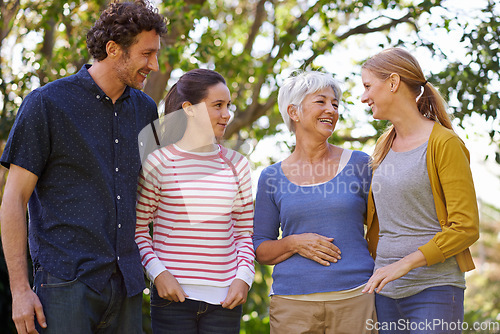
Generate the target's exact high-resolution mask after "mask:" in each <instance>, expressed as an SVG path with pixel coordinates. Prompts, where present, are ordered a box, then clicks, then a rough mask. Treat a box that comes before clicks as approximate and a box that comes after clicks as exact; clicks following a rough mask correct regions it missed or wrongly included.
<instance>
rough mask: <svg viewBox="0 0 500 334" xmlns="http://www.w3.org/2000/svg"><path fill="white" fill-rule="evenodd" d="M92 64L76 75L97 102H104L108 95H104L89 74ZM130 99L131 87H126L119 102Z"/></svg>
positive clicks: (84, 66) (83, 67)
mask: <svg viewBox="0 0 500 334" xmlns="http://www.w3.org/2000/svg"><path fill="white" fill-rule="evenodd" d="M91 66H92V65H91V64H85V65H83V66H82V68H81V69H80V71H78V73H77V74H76V75H77V77H78V79H79V80H80V83H81V84H82V86H83V87H84V88H85V89H86V90H88V91H90V92H91V93H92V94H93V95H94V96H95V98H96V99H97V100H99V101H102V100H103V99H105V98H107V95H106V94H105V93H104V91H103V90H102V89H101V87H99V86H98V85H97V84H96V82H95V81H94V79H93V78H92V76H91V75H90V73H89V68H90V67H91ZM129 97H130V87H129V86H126V87H125V90H124V91H123V94H122V95H121V96H120V97H119V98H118V100H117V102H118V101H122V100H125V99H126V98H129Z"/></svg>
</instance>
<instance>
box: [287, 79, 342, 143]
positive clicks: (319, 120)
mask: <svg viewBox="0 0 500 334" xmlns="http://www.w3.org/2000/svg"><path fill="white" fill-rule="evenodd" d="M301 110H302V112H299V113H298V115H296V116H294V117H292V119H294V120H296V119H295V118H296V117H298V120H299V122H298V123H296V131H302V129H304V130H306V131H308V132H310V133H322V134H324V135H325V136H326V137H327V138H328V137H330V136H331V135H332V133H333V130H334V129H335V125H336V124H337V121H338V120H339V101H338V99H337V97H336V96H335V93H334V92H333V89H332V88H330V87H327V88H323V89H321V90H319V91H317V92H315V93H312V94H309V95H307V96H306V97H305V98H304V100H303V101H302V104H301ZM299 128H300V130H299Z"/></svg>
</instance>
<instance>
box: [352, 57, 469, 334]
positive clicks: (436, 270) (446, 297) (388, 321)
mask: <svg viewBox="0 0 500 334" xmlns="http://www.w3.org/2000/svg"><path fill="white" fill-rule="evenodd" d="M362 80H363V85H364V87H365V91H364V93H363V96H362V99H361V101H362V102H364V103H367V104H368V105H369V106H370V108H371V110H372V113H373V117H374V118H375V119H384V120H389V121H390V122H391V123H392V125H391V126H390V128H389V129H388V130H387V132H386V133H384V134H383V135H382V136H381V137H380V139H379V141H378V142H377V145H376V148H375V152H374V154H373V162H372V166H373V168H374V172H373V180H372V186H371V190H370V195H369V198H368V213H369V216H368V243H369V247H370V251H371V252H372V255H376V259H375V271H374V274H373V275H372V277H371V278H370V280H369V281H368V283H367V285H366V287H365V289H364V290H363V292H367V293H373V292H376V293H377V295H376V308H377V316H378V320H379V322H380V323H381V324H383V325H384V326H381V329H382V330H381V332H380V333H382V334H384V333H416V332H419V333H421V332H423V331H425V333H461V331H460V329H461V327H460V323H461V322H462V320H463V295H464V289H465V279H464V272H465V271H469V270H472V269H474V263H473V261H472V257H471V254H470V252H469V249H468V247H469V246H470V245H472V244H473V243H474V242H475V241H476V240H477V239H478V237H479V232H478V225H479V219H478V209H477V203H476V195H475V191H474V184H473V182H472V175H471V171H470V167H469V152H468V150H467V148H466V147H465V145H464V143H463V142H462V140H461V139H460V138H459V137H458V136H457V135H456V134H455V132H454V131H453V129H452V126H451V122H450V119H449V117H448V115H447V113H446V109H445V103H444V100H443V98H442V97H441V96H440V94H439V92H438V91H437V90H436V89H435V88H434V87H433V86H432V84H430V83H429V82H428V81H427V80H426V78H425V77H424V74H423V73H422V70H421V68H420V66H419V64H418V62H417V60H416V59H415V58H414V57H413V56H412V55H411V54H409V53H408V52H407V51H405V50H403V49H399V48H393V49H388V50H385V51H383V52H381V53H379V54H377V55H375V56H374V57H372V58H370V59H369V60H368V61H367V62H366V63H365V64H364V65H363V67H362ZM429 323H431V324H432V325H431V326H428V325H427V326H426V324H429ZM401 324H402V325H401ZM398 325H399V326H398ZM424 326H425V327H424ZM387 329H388V330H387ZM415 329H417V331H415Z"/></svg>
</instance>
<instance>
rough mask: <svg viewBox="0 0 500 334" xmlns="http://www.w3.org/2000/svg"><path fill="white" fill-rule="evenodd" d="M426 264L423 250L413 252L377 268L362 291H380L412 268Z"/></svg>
mask: <svg viewBox="0 0 500 334" xmlns="http://www.w3.org/2000/svg"><path fill="white" fill-rule="evenodd" d="M426 264H427V261H426V260H425V257H424V254H423V253H422V252H421V251H419V250H418V251H416V252H413V253H411V254H410V255H408V256H405V257H404V258H402V259H401V260H399V261H396V262H394V263H391V264H390V265H388V266H385V267H382V268H379V269H377V270H375V272H374V273H373V275H372V277H370V279H369V280H368V283H366V286H365V288H364V289H363V291H362V292H363V293H373V291H375V292H377V293H379V292H380V291H382V288H383V287H384V286H385V285H386V284H387V283H389V282H392V281H394V280H396V279H398V278H400V277H403V276H404V275H406V274H408V272H410V270H413V269H415V268H418V267H422V266H425V265H426Z"/></svg>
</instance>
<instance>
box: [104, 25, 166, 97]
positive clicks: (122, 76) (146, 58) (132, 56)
mask: <svg viewBox="0 0 500 334" xmlns="http://www.w3.org/2000/svg"><path fill="white" fill-rule="evenodd" d="M159 49H160V36H158V34H157V33H156V31H155V30H151V31H143V32H141V33H140V34H138V35H137V36H136V43H134V44H132V45H131V46H130V48H129V49H128V50H127V52H125V50H123V49H121V56H120V58H119V59H118V60H117V61H116V63H115V65H114V70H115V71H116V75H117V78H118V80H120V82H121V83H122V84H124V85H127V86H130V87H132V88H136V89H143V88H144V81H145V80H146V77H147V76H148V74H149V72H151V71H158V58H157V54H158V51H159Z"/></svg>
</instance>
